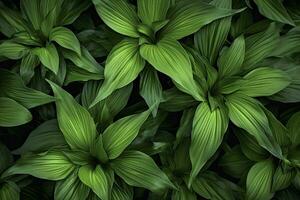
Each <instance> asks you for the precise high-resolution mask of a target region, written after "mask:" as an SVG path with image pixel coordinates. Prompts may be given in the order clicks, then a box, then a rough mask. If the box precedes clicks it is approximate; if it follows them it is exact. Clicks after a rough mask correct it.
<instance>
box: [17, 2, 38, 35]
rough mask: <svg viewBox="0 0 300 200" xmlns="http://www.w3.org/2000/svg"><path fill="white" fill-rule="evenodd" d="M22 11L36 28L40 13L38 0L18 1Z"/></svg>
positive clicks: (36, 28)
mask: <svg viewBox="0 0 300 200" xmlns="http://www.w3.org/2000/svg"><path fill="white" fill-rule="evenodd" d="M20 7H21V11H22V13H24V14H25V16H26V17H27V19H28V21H30V22H31V24H32V26H33V28H34V29H35V30H38V29H39V28H40V25H41V20H42V19H43V18H42V15H41V13H40V1H39V0H24V1H21V2H20Z"/></svg>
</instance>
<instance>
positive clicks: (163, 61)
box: [140, 38, 203, 101]
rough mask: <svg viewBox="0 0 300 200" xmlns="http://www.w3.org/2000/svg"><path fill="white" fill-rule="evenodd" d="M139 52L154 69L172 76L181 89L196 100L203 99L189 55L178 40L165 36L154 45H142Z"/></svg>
mask: <svg viewBox="0 0 300 200" xmlns="http://www.w3.org/2000/svg"><path fill="white" fill-rule="evenodd" d="M140 53H141V55H142V57H143V58H145V59H146V60H147V61H148V62H149V63H150V64H151V65H152V66H153V67H154V68H155V69H156V70H158V71H160V72H162V73H164V74H166V75H167V76H169V77H170V78H172V79H173V80H174V81H175V82H176V83H177V84H178V85H179V86H180V87H181V90H183V91H184V92H186V93H188V94H191V95H192V96H193V97H194V98H195V99H196V100H199V101H202V100H203V96H202V94H200V90H199V87H198V86H197V85H196V82H195V81H194V78H193V71H192V66H191V62H190V59H189V55H188V53H187V52H186V51H185V50H184V48H183V47H182V46H181V44H180V43H179V42H177V41H175V40H172V39H166V38H165V39H163V40H160V41H159V42H158V43H157V44H155V45H153V44H144V45H142V46H141V48H140Z"/></svg>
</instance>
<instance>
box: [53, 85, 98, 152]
mask: <svg viewBox="0 0 300 200" xmlns="http://www.w3.org/2000/svg"><path fill="white" fill-rule="evenodd" d="M48 82H49V84H50V85H51V87H52V90H53V93H54V95H55V97H56V98H57V100H56V102H55V104H56V109H57V121H58V124H59V128H60V130H61V131H62V133H63V134H64V137H65V139H66V141H67V143H68V144H69V146H70V147H71V148H72V149H82V150H85V151H89V149H90V146H91V144H92V143H93V141H94V140H95V138H96V135H97V132H96V125H95V123H94V120H93V118H92V117H91V115H90V114H89V112H88V111H87V110H86V109H85V108H83V107H82V106H81V105H79V104H78V103H77V102H76V101H75V99H74V98H73V97H72V95H70V94H69V93H67V92H66V91H64V90H63V89H62V88H60V87H59V86H58V85H56V84H55V83H53V82H51V81H48Z"/></svg>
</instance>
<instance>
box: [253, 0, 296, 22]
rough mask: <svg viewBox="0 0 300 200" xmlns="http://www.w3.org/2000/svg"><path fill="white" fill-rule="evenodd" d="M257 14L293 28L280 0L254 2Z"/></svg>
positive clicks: (257, 0)
mask: <svg viewBox="0 0 300 200" xmlns="http://www.w3.org/2000/svg"><path fill="white" fill-rule="evenodd" d="M254 2H255V4H256V5H257V7H258V10H259V12H260V13H261V14H262V15H264V16H265V17H267V18H269V19H271V20H274V21H278V22H281V23H284V24H289V25H292V26H295V23H294V22H293V20H292V18H291V17H290V15H289V14H288V12H287V10H286V9H285V7H284V6H283V4H282V2H281V0H254Z"/></svg>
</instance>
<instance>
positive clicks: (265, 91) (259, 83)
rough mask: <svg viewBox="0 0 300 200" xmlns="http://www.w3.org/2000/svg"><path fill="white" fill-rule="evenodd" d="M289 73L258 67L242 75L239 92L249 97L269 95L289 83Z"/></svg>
mask: <svg viewBox="0 0 300 200" xmlns="http://www.w3.org/2000/svg"><path fill="white" fill-rule="evenodd" d="M290 82H291V81H290V77H289V75H288V74H287V73H286V72H284V71H282V70H279V69H274V68H270V67H260V68H257V69H254V70H252V71H251V72H249V73H248V74H246V75H245V76H244V77H243V81H242V82H241V85H240V88H239V92H240V93H242V94H245V95H247V96H250V97H259V96H271V95H273V94H275V93H277V92H279V91H280V90H282V89H284V88H285V87H287V86H288V85H289V84H290Z"/></svg>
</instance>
